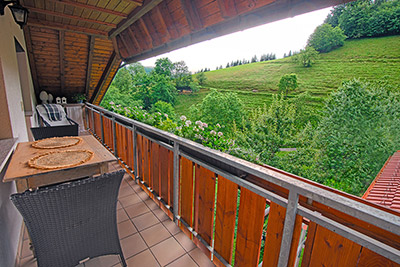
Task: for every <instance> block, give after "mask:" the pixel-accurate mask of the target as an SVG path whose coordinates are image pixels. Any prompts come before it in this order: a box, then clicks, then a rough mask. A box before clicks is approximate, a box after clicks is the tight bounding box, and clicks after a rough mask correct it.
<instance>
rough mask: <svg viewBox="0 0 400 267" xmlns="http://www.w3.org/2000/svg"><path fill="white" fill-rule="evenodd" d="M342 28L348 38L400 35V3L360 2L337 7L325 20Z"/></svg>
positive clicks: (390, 0)
mask: <svg viewBox="0 0 400 267" xmlns="http://www.w3.org/2000/svg"><path fill="white" fill-rule="evenodd" d="M325 21H326V22H327V23H329V24H331V25H332V26H333V27H336V26H338V25H339V26H340V27H341V28H342V29H343V31H344V34H345V35H346V36H347V37H348V38H361V37H374V36H383V35H394V34H399V33H400V1H398V0H393V1H392V0H384V1H369V0H359V1H355V2H351V3H347V4H343V5H339V6H337V7H335V8H334V9H333V10H332V11H331V14H330V15H328V17H327V19H326V20H325Z"/></svg>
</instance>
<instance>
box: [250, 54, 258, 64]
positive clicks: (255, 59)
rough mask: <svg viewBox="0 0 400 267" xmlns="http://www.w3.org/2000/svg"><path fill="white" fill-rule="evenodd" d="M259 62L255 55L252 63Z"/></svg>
mask: <svg viewBox="0 0 400 267" xmlns="http://www.w3.org/2000/svg"><path fill="white" fill-rule="evenodd" d="M257 61H258V59H257V56H256V55H254V56H253V57H252V58H251V63H255V62H257Z"/></svg>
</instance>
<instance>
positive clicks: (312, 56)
mask: <svg viewBox="0 0 400 267" xmlns="http://www.w3.org/2000/svg"><path fill="white" fill-rule="evenodd" d="M317 58H318V51H317V50H315V49H314V48H313V47H311V46H307V47H306V48H305V49H301V50H300V53H298V54H296V55H294V56H293V61H294V62H297V63H299V64H300V65H302V66H303V67H311V66H312V64H314V62H315V60H316V59H317Z"/></svg>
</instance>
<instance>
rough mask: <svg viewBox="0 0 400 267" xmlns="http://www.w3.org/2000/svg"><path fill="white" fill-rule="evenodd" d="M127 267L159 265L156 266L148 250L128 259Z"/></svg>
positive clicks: (156, 263) (155, 261)
mask: <svg viewBox="0 0 400 267" xmlns="http://www.w3.org/2000/svg"><path fill="white" fill-rule="evenodd" d="M126 263H127V265H128V267H131V266H132V267H135V266H143V267H153V266H154V267H158V266H160V264H158V262H157V260H156V259H155V258H154V256H153V254H152V253H151V251H150V250H149V249H147V250H145V251H143V252H140V253H139V254H137V255H135V256H133V257H132V258H129V259H128V260H127V261H126Z"/></svg>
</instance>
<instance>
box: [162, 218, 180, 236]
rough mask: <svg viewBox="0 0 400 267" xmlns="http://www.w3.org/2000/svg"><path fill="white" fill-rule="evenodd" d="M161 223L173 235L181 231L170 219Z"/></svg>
mask: <svg viewBox="0 0 400 267" xmlns="http://www.w3.org/2000/svg"><path fill="white" fill-rule="evenodd" d="M162 224H164V226H165V228H167V230H168V231H169V232H170V233H171V234H173V235H176V234H177V233H179V232H181V229H179V227H178V226H177V225H176V224H175V223H174V222H173V221H171V220H166V221H163V222H162Z"/></svg>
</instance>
